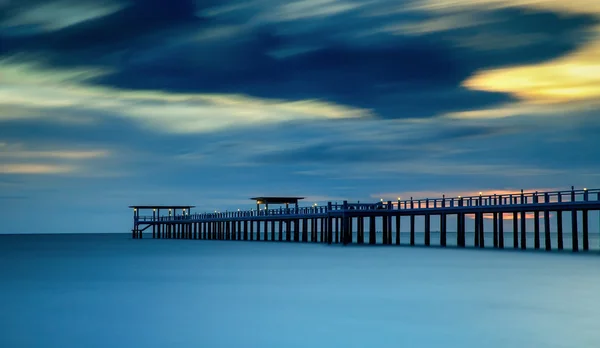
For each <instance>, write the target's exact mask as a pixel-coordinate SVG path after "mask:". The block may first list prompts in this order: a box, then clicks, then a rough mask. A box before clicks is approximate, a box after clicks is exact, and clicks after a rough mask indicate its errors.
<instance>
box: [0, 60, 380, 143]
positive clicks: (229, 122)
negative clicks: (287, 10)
mask: <svg viewBox="0 0 600 348" xmlns="http://www.w3.org/2000/svg"><path fill="white" fill-rule="evenodd" d="M5 71H6V74H5V73H4V72H5ZM0 74H3V76H5V79H6V80H5V81H6V83H7V84H6V85H5V86H4V87H2V88H1V90H2V95H1V96H0V107H1V106H4V107H12V108H16V109H18V108H17V106H19V107H31V108H45V109H47V110H48V109H52V108H79V109H94V110H100V111H113V112H114V113H115V114H117V115H120V116H121V117H126V118H130V119H132V120H135V121H136V122H139V124H140V125H142V126H147V127H151V128H153V129H155V130H159V131H170V132H176V133H195V132H206V131H215V130H220V129H226V128H229V127H239V126H243V125H252V124H256V123H272V122H286V121H298V120H317V119H337V118H357V117H369V116H372V113H371V111H369V110H365V109H360V108H353V107H348V106H343V105H336V104H333V103H328V102H325V101H319V100H297V101H287V100H277V99H261V98H251V97H248V96H243V95H220V94H200V93H199V94H181V93H168V92H157V91H139V92H138V91H127V90H119V89H111V88H102V87H95V86H91V85H89V84H86V83H85V81H84V80H85V79H86V78H89V77H90V76H95V75H96V74H101V72H99V71H85V72H83V73H82V72H79V71H77V70H75V71H70V70H63V71H57V72H54V71H44V70H41V69H39V68H36V67H34V66H33V65H30V64H18V63H11V62H4V63H0ZM42 83H43V84H42ZM49 115H53V113H46V114H43V113H37V114H34V115H33V117H47V116H49ZM20 117H21V115H20V114H16V115H15V114H12V113H8V114H5V115H1V116H0V120H2V119H13V118H20Z"/></svg>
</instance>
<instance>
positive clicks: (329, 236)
mask: <svg viewBox="0 0 600 348" xmlns="http://www.w3.org/2000/svg"><path fill="white" fill-rule="evenodd" d="M332 209H333V208H332V204H331V202H327V212H328V214H327V244H329V245H331V243H332V242H333V219H334V218H333V216H331V211H332Z"/></svg>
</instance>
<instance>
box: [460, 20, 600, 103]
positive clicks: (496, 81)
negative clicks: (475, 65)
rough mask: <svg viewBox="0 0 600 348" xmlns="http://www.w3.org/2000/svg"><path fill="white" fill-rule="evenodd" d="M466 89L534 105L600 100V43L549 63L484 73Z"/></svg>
mask: <svg viewBox="0 0 600 348" xmlns="http://www.w3.org/2000/svg"><path fill="white" fill-rule="evenodd" d="M598 33H600V29H599V30H598ZM599 38H600V37H599ZM464 86H465V87H467V88H470V89H476V90H483V91H490V92H506V93H512V94H514V95H516V96H517V97H519V98H521V99H523V100H526V101H529V102H534V103H560V102H563V103H564V102H573V101H587V100H597V99H598V98H600V44H599V43H595V44H593V45H590V46H587V47H585V48H583V49H582V50H579V51H577V52H574V53H572V54H569V55H567V56H564V57H561V58H559V59H555V60H553V61H550V62H547V63H542V64H537V65H527V66H519V67H512V68H505V69H495V70H487V71H482V72H479V73H477V74H475V75H474V76H472V77H471V78H469V79H468V80H467V81H465V82H464Z"/></svg>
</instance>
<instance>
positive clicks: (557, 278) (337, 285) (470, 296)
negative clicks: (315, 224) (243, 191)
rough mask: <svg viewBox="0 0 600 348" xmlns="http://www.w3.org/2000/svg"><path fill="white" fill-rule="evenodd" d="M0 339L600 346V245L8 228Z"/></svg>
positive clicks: (118, 343)
mask: <svg viewBox="0 0 600 348" xmlns="http://www.w3.org/2000/svg"><path fill="white" fill-rule="evenodd" d="M0 265H1V266H0V280H1V282H0V309H1V310H0V322H1V323H2V325H1V326H0V347H6V348H12V347H60V348H70V347H78V348H79V347H102V348H105V347H257V348H258V347H260V348H264V347H311V348H312V347H444V348H448V347H490V348H495V347H511V348H512V347H568V348H573V347H577V348H583V347H594V348H596V347H599V346H600V330H598V323H600V300H599V294H600V253H598V252H590V253H585V254H584V253H581V254H572V253H569V252H562V253H546V252H543V251H538V252H536V251H527V252H522V251H511V250H504V251H498V250H473V249H466V250H460V249H440V248H432V249H427V248H410V247H400V248H398V247H384V246H382V247H369V246H351V247H341V246H326V245H318V244H288V243H264V242H262V243H256V242H254V243H251V242H219V241H190V240H151V239H144V240H131V239H129V237H128V236H127V235H21V236H0Z"/></svg>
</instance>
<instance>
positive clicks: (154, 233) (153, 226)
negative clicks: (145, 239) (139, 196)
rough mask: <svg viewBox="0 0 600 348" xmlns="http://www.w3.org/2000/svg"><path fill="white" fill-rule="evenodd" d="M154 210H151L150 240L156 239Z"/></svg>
mask: <svg viewBox="0 0 600 348" xmlns="http://www.w3.org/2000/svg"><path fill="white" fill-rule="evenodd" d="M155 221H156V209H152V239H155V238H156V223H155Z"/></svg>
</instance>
